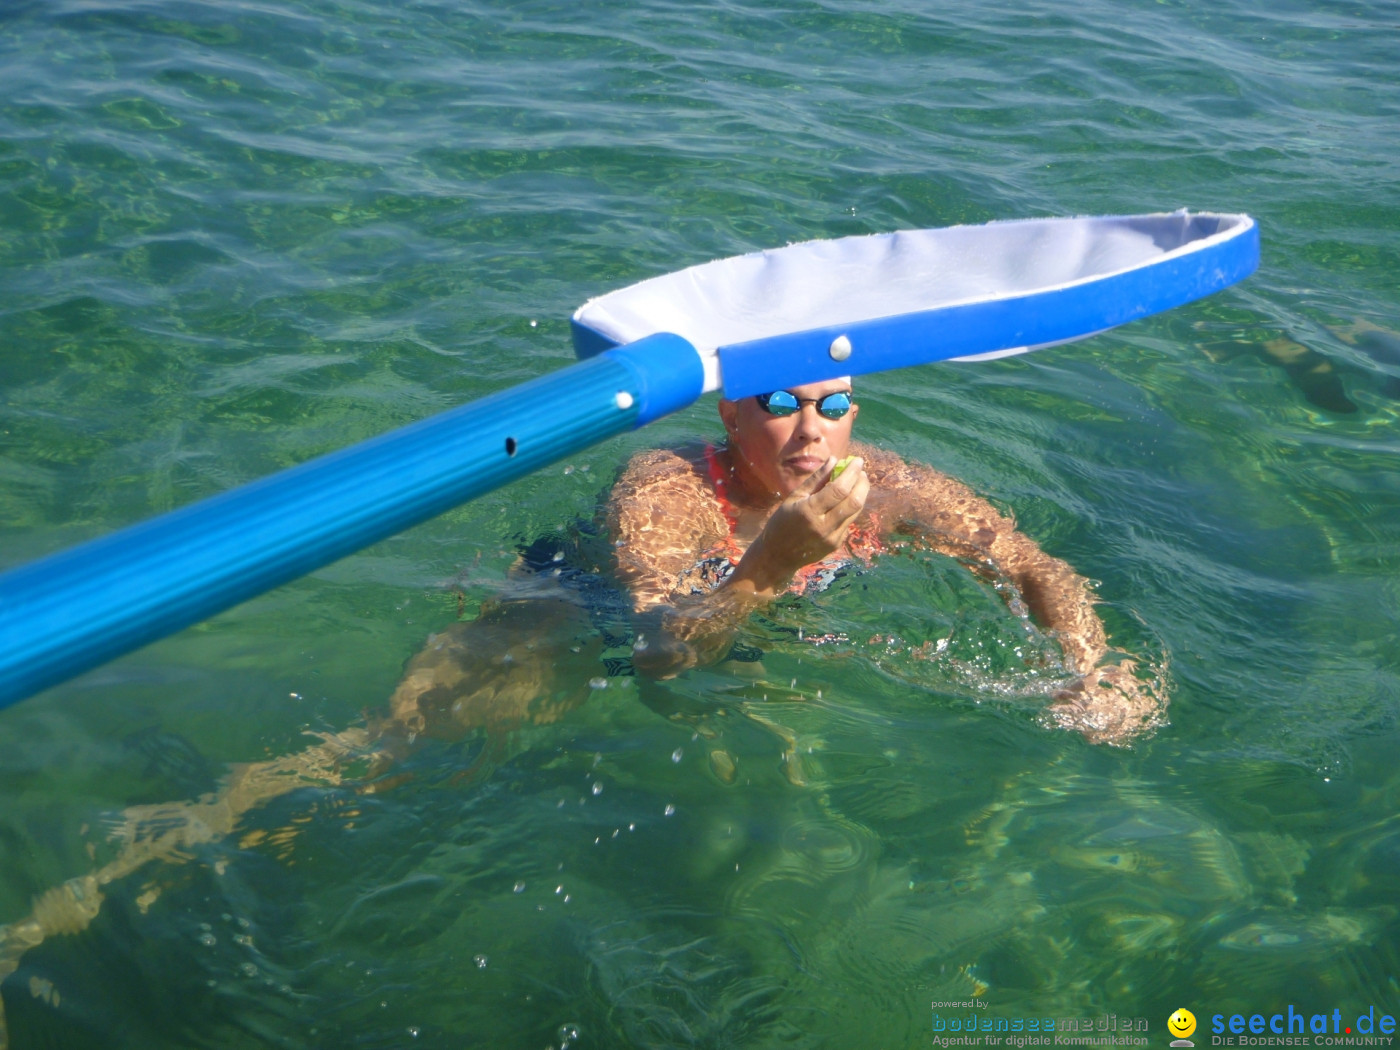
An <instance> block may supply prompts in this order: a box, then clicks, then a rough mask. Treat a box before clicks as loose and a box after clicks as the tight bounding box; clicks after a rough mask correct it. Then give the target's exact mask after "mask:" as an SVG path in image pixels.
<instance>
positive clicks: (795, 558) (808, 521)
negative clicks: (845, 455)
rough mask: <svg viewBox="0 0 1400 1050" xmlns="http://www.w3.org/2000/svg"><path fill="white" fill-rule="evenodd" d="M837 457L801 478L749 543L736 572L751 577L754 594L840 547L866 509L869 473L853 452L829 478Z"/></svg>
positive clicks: (779, 585) (783, 584)
mask: <svg viewBox="0 0 1400 1050" xmlns="http://www.w3.org/2000/svg"><path fill="white" fill-rule="evenodd" d="M835 463H836V461H835V459H834V458H833V459H828V460H827V461H826V463H825V464H823V466H822V468H821V469H820V470H816V471H813V472H812V474H811V475H810V476H809V477H808V478H807V479H806V480H804V481H803V482H802V484H801V485H799V486H798V487H797V488H796V489H794V490H793V493H792V495H790V496H789V497H788V498H787V499H785V500H783V502H782V503H781V504H779V505H778V509H777V510H775V511H774V512H773V515H772V517H770V518H769V519H768V522H767V524H766V525H764V527H763V531H762V532H761V533H759V535H758V538H757V539H756V540H754V541H753V543H752V544H751V545H750V546H749V549H748V551H747V552H746V553H745V554H744V557H743V559H742V560H741V561H740V562H739V565H738V567H737V568H736V569H735V572H734V577H735V578H736V579H737V580H740V581H749V582H751V584H752V586H753V588H754V591H755V593H756V594H760V595H764V596H772V595H777V594H780V593H782V592H783V591H784V590H786V589H787V586H788V584H789V583H790V582H791V581H792V578H793V576H794V575H796V573H797V572H798V571H799V570H800V569H803V568H805V567H806V566H808V565H812V564H814V563H816V562H819V561H821V560H822V559H823V558H826V557H829V556H830V555H832V554H834V553H835V552H836V551H838V550H840V549H841V546H842V544H844V543H845V542H846V533H847V532H848V531H849V530H850V527H851V525H852V523H853V522H854V521H855V520H856V518H857V517H858V516H859V515H860V512H861V511H862V510H864V509H865V500H866V497H867V496H868V495H869V494H870V478H869V477H868V476H867V475H866V473H865V461H864V460H863V459H862V458H861V457H859V456H855V457H852V458H851V459H850V462H849V464H848V466H847V469H846V470H844V471H843V472H842V473H841V476H840V477H839V478H835V479H834V480H833V477H832V475H833V474H834V470H833V468H834V466H835Z"/></svg>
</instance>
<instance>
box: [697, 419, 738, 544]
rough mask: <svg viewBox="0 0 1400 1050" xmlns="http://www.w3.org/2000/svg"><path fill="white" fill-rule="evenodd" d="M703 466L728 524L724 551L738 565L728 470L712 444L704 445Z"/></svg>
mask: <svg viewBox="0 0 1400 1050" xmlns="http://www.w3.org/2000/svg"><path fill="white" fill-rule="evenodd" d="M705 467H706V469H708V470H709V472H710V484H711V485H713V486H714V489H715V499H716V500H717V501H718V502H719V509H720V511H721V512H723V514H724V520H725V521H726V522H728V524H729V535H728V536H727V537H726V538H725V550H726V553H728V554H729V555H730V560H731V561H732V562H733V563H734V564H735V565H738V564H739V558H740V557H741V556H742V555H741V553H740V551H739V545H738V544H737V543H735V542H734V533H735V531H736V530H737V529H738V528H739V517H738V515H737V514H735V513H734V504H732V503H731V502H729V471H727V470H725V469H724V466H723V465H722V464H721V463H720V461H719V451H718V450H717V449H716V448H715V446H714V445H706V446H705Z"/></svg>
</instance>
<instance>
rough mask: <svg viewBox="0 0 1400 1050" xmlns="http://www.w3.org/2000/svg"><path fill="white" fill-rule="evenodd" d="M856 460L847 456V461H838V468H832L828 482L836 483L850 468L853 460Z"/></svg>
mask: <svg viewBox="0 0 1400 1050" xmlns="http://www.w3.org/2000/svg"><path fill="white" fill-rule="evenodd" d="M855 458H856V457H855V456H847V457H846V458H845V459H838V460H837V461H836V466H834V467H832V468H831V477H829V478H827V479H826V480H827V481H835V480H836V479H837V478H839V477H840V476H841V472H842V471H843V470H845V469H846V468H847V467H849V466H850V465H851V460H853V459H855Z"/></svg>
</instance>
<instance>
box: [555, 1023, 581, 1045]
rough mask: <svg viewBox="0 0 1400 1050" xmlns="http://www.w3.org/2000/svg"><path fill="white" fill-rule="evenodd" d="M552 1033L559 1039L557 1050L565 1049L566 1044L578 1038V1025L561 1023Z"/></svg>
mask: <svg viewBox="0 0 1400 1050" xmlns="http://www.w3.org/2000/svg"><path fill="white" fill-rule="evenodd" d="M554 1034H555V1035H556V1036H557V1037H558V1039H559V1050H566V1048H567V1047H568V1045H569V1044H570V1043H572V1042H573V1041H574V1040H576V1039H577V1038H578V1025H576V1024H561V1025H560V1026H559V1031H557V1032H555V1033H554Z"/></svg>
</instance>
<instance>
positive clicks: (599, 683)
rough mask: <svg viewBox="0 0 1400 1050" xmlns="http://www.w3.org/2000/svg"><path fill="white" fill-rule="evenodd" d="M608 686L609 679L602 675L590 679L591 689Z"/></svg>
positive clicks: (589, 686)
mask: <svg viewBox="0 0 1400 1050" xmlns="http://www.w3.org/2000/svg"><path fill="white" fill-rule="evenodd" d="M607 687H608V680H607V679H606V678H604V677H603V676H602V675H599V676H598V677H597V678H590V679H589V680H588V688H589V689H606V688H607Z"/></svg>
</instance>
